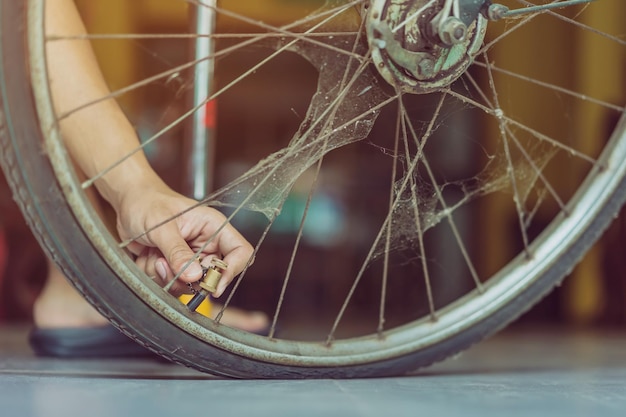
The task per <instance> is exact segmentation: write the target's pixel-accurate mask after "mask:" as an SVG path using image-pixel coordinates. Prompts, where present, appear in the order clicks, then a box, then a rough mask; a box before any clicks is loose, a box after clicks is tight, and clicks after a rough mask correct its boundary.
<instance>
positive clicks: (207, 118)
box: [204, 100, 217, 129]
mask: <svg viewBox="0 0 626 417" xmlns="http://www.w3.org/2000/svg"><path fill="white" fill-rule="evenodd" d="M204 110H205V113H204V126H205V127H206V128H208V129H215V126H216V125H217V101H216V100H211V101H208V102H207V103H206V105H205V106H204Z"/></svg>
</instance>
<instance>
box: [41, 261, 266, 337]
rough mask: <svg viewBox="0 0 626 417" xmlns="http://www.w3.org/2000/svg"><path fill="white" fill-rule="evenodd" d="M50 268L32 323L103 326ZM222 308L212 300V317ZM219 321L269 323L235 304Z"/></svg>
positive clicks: (259, 328)
mask: <svg viewBox="0 0 626 417" xmlns="http://www.w3.org/2000/svg"><path fill="white" fill-rule="evenodd" d="M49 268H50V273H49V274H48V279H47V281H46V285H45V286H44V288H43V291H42V292H41V294H40V296H39V297H38V298H37V300H36V302H35V305H34V309H33V320H34V322H35V326H37V327H38V328H41V329H52V328H81V327H96V326H103V325H106V324H107V323H108V321H107V320H106V319H105V318H104V317H103V316H101V315H100V313H98V311H97V310H96V309H95V308H93V307H92V306H91V304H89V303H88V302H87V301H85V299H84V298H83V297H82V296H81V295H80V294H79V293H78V292H77V291H76V290H75V289H74V287H72V285H71V284H70V283H69V282H68V281H67V280H66V279H65V276H63V274H62V273H61V272H60V271H59V270H58V269H57V268H56V267H54V266H53V265H50V266H49ZM221 310H222V306H221V305H219V304H213V306H212V309H211V315H212V318H215V317H216V316H217V315H218V314H219V312H220V311H221ZM220 322H221V323H222V324H224V325H226V326H229V327H234V328H237V329H241V330H245V331H248V332H253V333H262V332H265V331H266V330H267V328H268V327H269V323H270V321H269V318H268V317H267V315H266V314H265V313H262V312H260V311H246V310H242V309H240V308H237V307H228V308H227V309H226V310H224V314H223V316H222V318H221V320H220Z"/></svg>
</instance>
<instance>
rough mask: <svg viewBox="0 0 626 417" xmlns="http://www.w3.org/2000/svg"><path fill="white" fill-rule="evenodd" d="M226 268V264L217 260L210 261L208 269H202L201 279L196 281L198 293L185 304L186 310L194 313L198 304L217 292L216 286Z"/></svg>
mask: <svg viewBox="0 0 626 417" xmlns="http://www.w3.org/2000/svg"><path fill="white" fill-rule="evenodd" d="M226 268H228V264H227V263H226V262H224V261H222V260H221V259H217V258H213V259H211V265H209V266H208V267H205V266H203V267H202V278H200V280H199V281H198V285H199V286H200V291H198V292H197V293H196V294H195V295H194V296H193V298H192V299H191V300H190V301H189V302H188V303H187V308H188V309H189V310H190V311H196V309H197V308H198V307H199V306H200V304H202V301H204V299H205V298H206V297H207V296H208V295H209V294H213V293H214V292H215V291H216V290H217V285H218V284H219V282H220V278H222V274H223V273H224V270H225V269H226Z"/></svg>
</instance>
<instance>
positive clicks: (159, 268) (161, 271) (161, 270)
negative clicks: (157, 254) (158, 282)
mask: <svg viewBox="0 0 626 417" xmlns="http://www.w3.org/2000/svg"><path fill="white" fill-rule="evenodd" d="M154 269H155V270H156V273H157V275H158V276H159V278H161V279H162V280H163V281H165V280H166V279H167V270H166V269H165V265H163V261H157V262H156V265H155V266H154Z"/></svg>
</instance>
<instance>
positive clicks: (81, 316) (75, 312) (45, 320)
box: [33, 265, 108, 329]
mask: <svg viewBox="0 0 626 417" xmlns="http://www.w3.org/2000/svg"><path fill="white" fill-rule="evenodd" d="M49 268H50V269H49V271H50V272H49V273H48V278H47V280H46V284H45V286H44V288H43V290H42V292H41V294H40V295H39V297H38V298H37V300H36V301H35V305H34V306H33V321H34V323H35V326H36V327H38V328H41V329H53V328H54V329H58V328H80V327H96V326H103V325H106V324H107V323H108V322H107V320H106V319H105V318H104V317H103V316H101V315H100V313H98V311H96V309H95V308H93V307H92V306H91V304H89V303H88V302H87V301H85V299H84V298H83V297H82V296H81V295H80V294H79V293H78V292H77V291H76V290H75V289H74V287H72V285H71V284H70V283H69V282H68V281H67V280H66V279H65V277H64V276H63V274H62V273H61V272H60V271H59V270H58V269H56V267H54V266H52V265H49Z"/></svg>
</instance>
